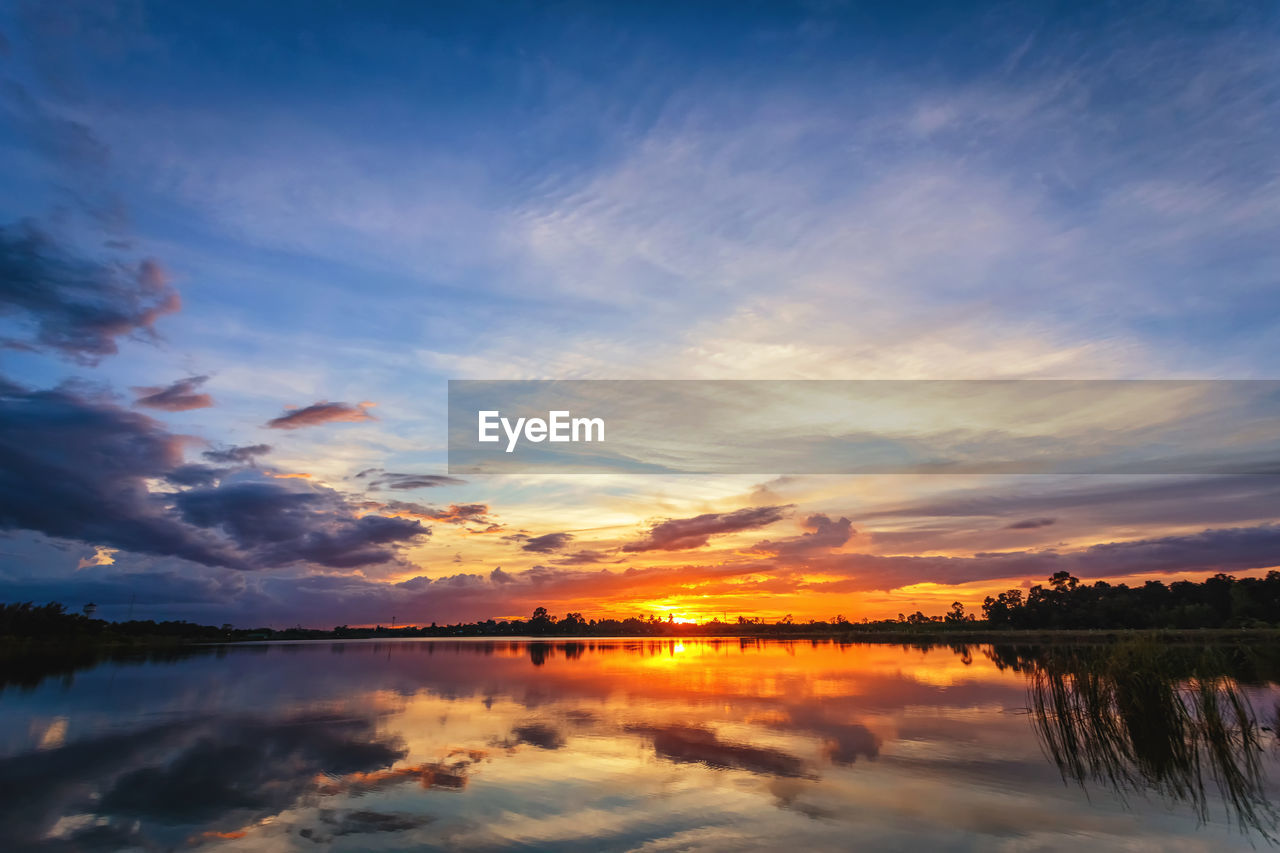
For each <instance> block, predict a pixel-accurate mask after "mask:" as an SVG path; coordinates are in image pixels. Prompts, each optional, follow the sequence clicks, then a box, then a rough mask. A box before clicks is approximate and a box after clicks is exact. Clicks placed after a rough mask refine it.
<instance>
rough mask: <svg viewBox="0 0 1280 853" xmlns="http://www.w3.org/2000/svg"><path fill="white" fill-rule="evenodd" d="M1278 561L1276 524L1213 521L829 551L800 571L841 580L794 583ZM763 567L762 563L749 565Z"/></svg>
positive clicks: (833, 585)
mask: <svg viewBox="0 0 1280 853" xmlns="http://www.w3.org/2000/svg"><path fill="white" fill-rule="evenodd" d="M1276 566H1280V525H1276V524H1261V525H1257V526H1252V527H1235V528H1218V529H1207V530H1202V531H1200V532H1199V533H1192V534H1179V535H1174V536H1163V537H1158V538H1150V539H1136V540H1131V541H1127V542H1106V543H1101V544H1097V545H1091V546H1088V547H1085V548H1080V549H1078V550H1074V551H1051V550H1045V551H1001V552H981V553H977V554H974V555H973V556H970V557H942V556H908V555H901V556H882V555H876V554H831V555H824V556H821V557H816V558H811V559H809V560H807V561H806V562H805V567H806V569H807V570H808V571H810V572H813V573H818V574H825V575H828V576H834V577H839V576H841V575H843V576H844V579H841V580H832V581H816V582H813V583H803V584H797V586H796V589H797V590H808V591H811V592H859V591H869V590H893V589H899V588H901V587H904V586H909V585H911V584H915V583H921V582H929V583H937V584H962V583H969V582H973V581H982V580H996V579H1000V578H1019V579H1020V578H1028V577H1029V578H1034V579H1043V578H1047V577H1048V576H1049V575H1051V574H1053V573H1054V572H1059V571H1067V572H1071V574H1073V575H1075V576H1077V577H1079V578H1082V579H1086V580H1087V579H1090V578H1104V577H1118V576H1124V575H1142V574H1173V573H1183V572H1186V573H1190V572H1244V571H1255V570H1261V569H1270V568H1274V567H1276ZM757 568H758V570H760V571H768V569H767V568H766V566H765V565H763V564H762V565H760V566H758V567H757Z"/></svg>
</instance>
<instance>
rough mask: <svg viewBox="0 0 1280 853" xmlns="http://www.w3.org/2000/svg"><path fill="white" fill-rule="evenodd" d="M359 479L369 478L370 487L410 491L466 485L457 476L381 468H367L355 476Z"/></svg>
mask: <svg viewBox="0 0 1280 853" xmlns="http://www.w3.org/2000/svg"><path fill="white" fill-rule="evenodd" d="M355 478H356V479H357V480H368V482H369V485H368V488H369V489H370V490H373V489H395V490H397V491H409V490H410V489H432V488H435V487H437V486H465V485H466V483H467V481H466V480H459V479H458V478H457V477H448V476H445V475H444V474H404V473H396V472H394V471H384V470H383V469H381V468H366V469H365V470H363V471H361V472H360V473H359V474H356V477H355Z"/></svg>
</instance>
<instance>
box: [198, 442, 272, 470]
mask: <svg viewBox="0 0 1280 853" xmlns="http://www.w3.org/2000/svg"><path fill="white" fill-rule="evenodd" d="M270 452H271V445H269V444H250V445H247V446H245V447H235V446H232V447H224V448H221V449H219V450H206V451H205V452H204V453H203V454H201V455H202V456H204V458H205V459H208V460H209V461H210V462H221V463H223V464H227V465H250V464H252V463H253V462H254V461H255V460H256V459H257V457H259V456H265V455H266V454H268V453H270Z"/></svg>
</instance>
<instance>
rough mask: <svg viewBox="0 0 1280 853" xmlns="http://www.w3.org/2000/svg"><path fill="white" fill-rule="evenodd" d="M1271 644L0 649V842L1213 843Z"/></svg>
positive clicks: (1273, 677) (1267, 787)
mask: <svg viewBox="0 0 1280 853" xmlns="http://www.w3.org/2000/svg"><path fill="white" fill-rule="evenodd" d="M1277 673H1280V649H1275V648H1257V647H1249V646H1243V645H1242V646H1227V647H1220V648H1219V647H1213V648H1208V647H1202V646H1198V645H1196V646H1192V645H1188V646H1180V645H1169V644H1161V643H1156V642H1152V641H1132V642H1125V643H1122V644H1119V645H1115V646H1085V645H1081V646H1054V647H1047V646H1041V647H1032V646H1026V647H1018V646H1012V645H1010V646H1000V645H996V646H991V645H970V646H935V647H932V648H925V647H906V646H900V645H869V644H850V643H839V642H834V641H827V640H816V641H812V642H811V641H760V640H737V639H726V640H684V641H679V640H666V639H664V640H649V639H619V640H599V639H588V640H548V641H511V640H501V641H486V640H474V641H446V640H421V641H413V640H401V641H356V642H308V643H274V644H260V645H235V646H220V647H199V648H185V649H180V650H176V651H165V652H155V653H149V654H140V653H132V654H116V655H114V656H108V657H95V655H94V654H92V653H87V652H86V653H82V654H81V655H80V656H78V657H76V656H73V657H66V656H46V657H41V658H32V657H30V656H28V657H26V658H23V659H20V660H18V661H14V660H6V661H5V670H4V676H3V685H4V686H3V692H0V789H2V790H3V792H4V796H3V798H2V799H0V849H4V850H10V851H12V850H126V849H137V850H190V849H201V850H204V849H210V850H212V849H217V850H262V851H268V850H269V851H275V850H305V851H317V850H343V851H348V850H349V851H374V850H432V849H440V850H467V851H472V850H481V851H483V850H506V849H515V850H556V851H578V850H581V851H599V850H635V851H721V850H778V849H786V848H791V849H795V850H846V849H853V848H857V849H865V850H905V849H911V850H930V851H934V850H982V851H987V850H1009V851H1015V850H1016V851H1025V850H1078V849H1088V850H1090V851H1106V850H1121V849H1123V850H1135V849H1142V850H1161V851H1169V850H1187V851H1191V850H1197V851H1199V850H1203V851H1210V850H1228V849H1243V850H1252V849H1265V848H1266V847H1268V846H1269V841H1268V838H1269V837H1271V836H1276V835H1280V832H1277V831H1276V821H1275V814H1274V812H1273V807H1272V796H1271V792H1272V790H1273V782H1274V779H1275V776H1276V767H1277V747H1276V743H1275V735H1274V729H1275V723H1276V709H1277V701H1280V691H1277V689H1276V681H1277Z"/></svg>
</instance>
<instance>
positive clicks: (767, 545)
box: [754, 513, 856, 556]
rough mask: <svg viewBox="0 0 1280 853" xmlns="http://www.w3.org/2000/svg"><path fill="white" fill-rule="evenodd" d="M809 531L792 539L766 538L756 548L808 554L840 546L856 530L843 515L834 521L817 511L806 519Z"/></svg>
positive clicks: (775, 552) (774, 551) (790, 553)
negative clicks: (773, 539) (775, 539)
mask: <svg viewBox="0 0 1280 853" xmlns="http://www.w3.org/2000/svg"><path fill="white" fill-rule="evenodd" d="M803 526H804V529H805V530H806V531H807V532H805V533H802V534H800V535H799V536H794V537H792V538H790V539H780V540H778V541H776V542H775V541H772V540H769V539H765V540H763V541H762V542H759V543H757V544H756V546H755V548H754V550H757V551H765V552H770V553H773V554H777V555H779V556H783V555H796V554H806V553H809V552H811V551H816V550H819V549H822V548H827V549H831V548H839V547H840V546H841V545H843V544H844V543H846V542H848V541H849V538H850V537H851V536H853V534H854V533H855V532H856V531H855V530H854V529H853V525H852V524H851V523H850V521H849V519H847V518H844V517H841V518H840V520H839V521H832V520H831V519H830V518H829V517H828V516H826V515H823V514H822V513H815V514H813V515H811V516H809V517H808V518H806V519H805V520H804V525H803Z"/></svg>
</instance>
